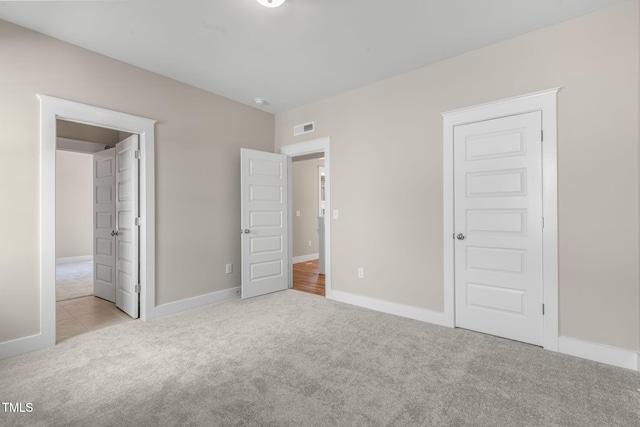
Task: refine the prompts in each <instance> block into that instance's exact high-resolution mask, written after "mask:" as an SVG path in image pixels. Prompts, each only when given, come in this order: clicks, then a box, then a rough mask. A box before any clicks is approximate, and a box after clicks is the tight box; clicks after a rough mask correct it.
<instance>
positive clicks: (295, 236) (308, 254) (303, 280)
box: [291, 153, 326, 296]
mask: <svg viewBox="0 0 640 427" xmlns="http://www.w3.org/2000/svg"><path fill="white" fill-rule="evenodd" d="M325 180H326V173H325V168H324V153H314V154H310V155H304V156H296V157H293V158H292V163H291V192H292V197H291V205H292V206H291V209H292V211H293V215H292V216H293V224H292V241H293V245H292V248H291V251H292V263H293V289H295V290H298V291H302V292H307V293H311V294H314V295H320V296H325V253H324V252H325V250H324V249H325V244H324V226H325V225H324V224H325V221H326V208H325V205H326V196H325Z"/></svg>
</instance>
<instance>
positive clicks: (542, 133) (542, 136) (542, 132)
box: [540, 130, 544, 142]
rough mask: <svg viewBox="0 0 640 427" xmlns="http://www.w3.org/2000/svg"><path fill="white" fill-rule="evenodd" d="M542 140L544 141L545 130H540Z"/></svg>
mask: <svg viewBox="0 0 640 427" xmlns="http://www.w3.org/2000/svg"><path fill="white" fill-rule="evenodd" d="M540 142H544V131H543V130H541V131H540Z"/></svg>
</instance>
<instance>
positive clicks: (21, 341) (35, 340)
mask: <svg viewBox="0 0 640 427" xmlns="http://www.w3.org/2000/svg"><path fill="white" fill-rule="evenodd" d="M54 338H55V335H54ZM54 345H55V339H54V341H53V342H47V340H46V338H45V337H44V335H42V334H37V335H31V336H29V337H23V338H18V339H15V340H11V341H6V342H3V343H0V360H2V359H6V358H8V357H13V356H18V355H20V354H25V353H30V352H32V351H36V350H42V349H43V348H47V347H52V346H54Z"/></svg>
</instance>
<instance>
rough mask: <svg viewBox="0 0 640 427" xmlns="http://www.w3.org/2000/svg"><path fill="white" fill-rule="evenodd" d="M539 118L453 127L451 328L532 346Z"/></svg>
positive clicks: (538, 241) (537, 281) (538, 249)
mask: <svg viewBox="0 0 640 427" xmlns="http://www.w3.org/2000/svg"><path fill="white" fill-rule="evenodd" d="M541 120H542V119H541V113H540V112H531V113H526V114H519V115H514V116H509V117H504V118H498V119H493V120H487V121H482V122H477V123H471V124H466V125H462V126H456V127H455V128H454V170H455V172H454V203H455V208H454V209H455V323H456V326H458V327H462V328H467V329H472V330H476V331H479V332H484V333H488V334H492V335H497V336H501V337H505V338H509V339H514V340H518V341H523V342H527V343H531V344H536V345H542V341H543V312H542V310H543V307H542V301H543V295H542V290H543V285H542V227H543V223H542V221H543V219H542V144H541V143H542V137H541V131H542V122H541ZM452 237H453V236H452Z"/></svg>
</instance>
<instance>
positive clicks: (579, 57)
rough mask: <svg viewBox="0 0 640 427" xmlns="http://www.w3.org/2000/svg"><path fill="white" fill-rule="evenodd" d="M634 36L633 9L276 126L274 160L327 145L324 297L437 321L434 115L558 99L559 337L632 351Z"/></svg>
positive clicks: (635, 329)
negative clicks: (539, 95)
mask: <svg viewBox="0 0 640 427" xmlns="http://www.w3.org/2000/svg"><path fill="white" fill-rule="evenodd" d="M638 27H639V12H638V1H637V0H633V1H629V2H625V3H622V4H619V5H617V6H614V7H611V8H608V9H604V10H602V11H599V12H596V13H593V14H590V15H586V16H584V17H580V18H577V19H573V20H571V21H567V22H565V23H561V24H559V25H555V26H552V27H548V28H545V29H542V30H539V31H535V32H532V33H529V34H526V35H524V36H520V37H517V38H514V39H511V40H508V41H505V42H502V43H499V44H496V45H492V46H489V47H486V48H483V49H479V50H475V51H472V52H469V53H466V54H463V55H460V56H457V57H454V58H451V59H449V60H446V61H442V62H440V63H437V64H435V65H432V66H428V67H424V68H421V69H418V70H415V71H413V72H410V73H407V74H403V75H400V76H396V77H393V78H390V79H387V80H384V81H381V82H378V83H375V84H371V85H368V86H365V87H362V88H360V89H356V90H353V91H350V92H346V93H343V94H340V95H338V96H334V97H331V98H328V99H324V100H321V101H318V102H315V103H312V104H310V105H306V106H303V107H300V108H296V109H294V110H291V111H288V112H285V113H282V114H278V115H276V146H283V145H287V144H291V143H295V142H300V141H301V140H304V139H311V138H309V137H307V136H305V137H298V138H296V137H293V136H291V129H292V126H293V125H295V124H297V123H304V122H308V121H314V122H315V126H316V131H315V133H314V135H313V137H314V138H317V137H320V136H331V168H332V169H331V183H332V190H331V191H332V193H331V195H332V200H331V203H332V209H339V212H340V217H339V219H338V220H332V226H331V230H332V236H331V239H332V247H331V255H332V260H331V261H332V274H333V277H332V286H333V288H334V289H336V290H340V291H345V292H350V293H354V294H359V295H364V296H367V297H371V298H378V299H381V300H385V301H391V302H395V303H402V304H408V305H411V306H418V307H422V308H426V309H431V310H435V311H442V310H443V298H444V296H443V254H442V244H443V242H442V238H443V237H442V233H443V225H442V224H443V217H442V209H443V206H442V185H443V183H442V173H443V170H442V155H443V153H442V118H441V115H440V113H442V112H444V111H449V110H453V109H457V108H462V107H467V106H471V105H475V104H479V103H483V102H489V101H494V100H498V99H501V98H506V97H512V96H517V95H521V94H526V93H530V92H534V91H539V90H544V89H548V88H552V87H556V86H561V87H562V90H561V91H560V93H559V98H558V108H559V110H558V111H559V113H558V116H559V117H558V120H559V135H558V136H559V142H558V162H559V168H558V173H559V176H558V183H559V184H558V185H559V188H558V193H559V246H560V247H559V251H560V254H559V262H560V278H559V279H560V283H559V293H560V295H559V299H560V313H559V315H560V330H561V334H562V335H563V336H568V337H573V338H576V339H581V340H586V341H591V342H596V343H602V344H606V345H610V346H614V347H620V348H624V349H630V350H636V351H637V350H638V348H639V342H638V340H639V336H640V333H639V325H640V319H639V318H640V313H639V303H638V301H639V298H640V295H639V289H638V287H639V285H638V271H639V252H638V244H639V236H638V219H639V218H638V131H639V130H638V84H639V82H638V74H639V67H638V60H639V35H638ZM372 230H375V233H373V232H372ZM360 266H362V267H364V268H365V271H366V274H365V279H363V280H357V279H356V270H357V267H360Z"/></svg>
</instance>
